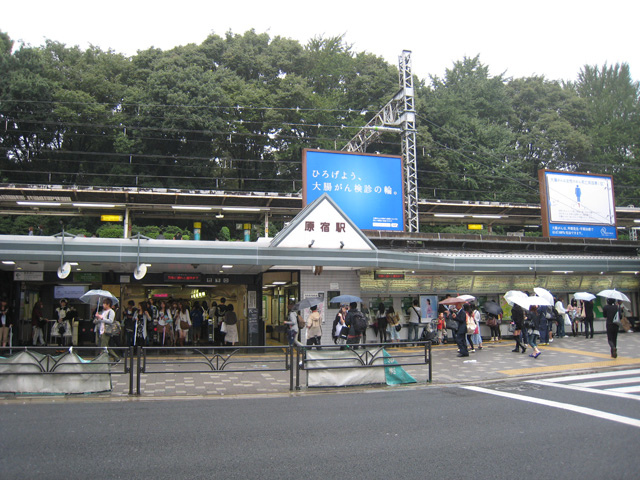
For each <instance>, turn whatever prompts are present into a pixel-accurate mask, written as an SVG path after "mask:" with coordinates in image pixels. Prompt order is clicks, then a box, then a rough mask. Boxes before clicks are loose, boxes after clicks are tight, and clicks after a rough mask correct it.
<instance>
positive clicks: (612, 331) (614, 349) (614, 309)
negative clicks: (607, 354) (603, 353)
mask: <svg viewBox="0 0 640 480" xmlns="http://www.w3.org/2000/svg"><path fill="white" fill-rule="evenodd" d="M619 312H620V309H619V307H618V306H617V305H616V299H615V298H607V304H606V305H605V306H604V307H602V314H603V315H604V318H605V319H606V323H605V325H606V328H607V342H608V343H609V348H610V349H611V357H612V358H618V325H617V324H615V323H613V321H614V320H615V318H616V315H618V317H619V316H620V313H619ZM592 323H593V320H592ZM591 332H592V333H593V330H591ZM591 338H593V337H591Z"/></svg>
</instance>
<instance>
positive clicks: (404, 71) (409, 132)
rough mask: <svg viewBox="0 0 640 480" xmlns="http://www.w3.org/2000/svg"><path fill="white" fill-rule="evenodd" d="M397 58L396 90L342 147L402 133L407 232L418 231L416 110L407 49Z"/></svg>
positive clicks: (358, 148) (357, 147) (358, 147)
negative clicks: (384, 134)
mask: <svg viewBox="0 0 640 480" xmlns="http://www.w3.org/2000/svg"><path fill="white" fill-rule="evenodd" d="M398 60H399V70H398V71H399V80H400V90H399V91H398V93H396V94H395V95H394V97H393V99H391V101H390V102H389V103H387V104H386V105H385V106H384V107H383V108H382V110H380V111H379V112H378V113H377V114H376V115H375V116H374V117H373V118H372V119H371V120H370V121H369V122H368V123H367V124H366V125H365V126H364V127H362V129H361V130H360V131H359V132H358V133H357V134H356V135H355V136H354V137H353V138H352V139H351V140H350V141H349V143H347V144H346V145H345V146H344V148H343V149H342V150H343V151H348V152H362V153H364V152H365V151H366V149H367V145H368V144H369V143H370V142H371V141H372V140H375V139H376V138H377V137H378V136H380V133H381V132H383V131H392V132H399V133H400V134H401V137H402V161H403V164H404V177H405V178H404V182H405V207H404V215H405V228H406V230H407V231H409V232H417V231H419V222H418V169H417V160H416V157H417V152H416V110H415V97H414V91H413V73H412V72H411V52H410V51H409V50H403V51H402V55H400V57H398Z"/></svg>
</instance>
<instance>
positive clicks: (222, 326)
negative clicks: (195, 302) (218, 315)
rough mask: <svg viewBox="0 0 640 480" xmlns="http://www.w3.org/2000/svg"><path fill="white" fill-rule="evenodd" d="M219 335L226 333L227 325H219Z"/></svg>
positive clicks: (223, 323)
mask: <svg viewBox="0 0 640 480" xmlns="http://www.w3.org/2000/svg"><path fill="white" fill-rule="evenodd" d="M220 333H227V324H226V323H225V322H222V323H221V324H220Z"/></svg>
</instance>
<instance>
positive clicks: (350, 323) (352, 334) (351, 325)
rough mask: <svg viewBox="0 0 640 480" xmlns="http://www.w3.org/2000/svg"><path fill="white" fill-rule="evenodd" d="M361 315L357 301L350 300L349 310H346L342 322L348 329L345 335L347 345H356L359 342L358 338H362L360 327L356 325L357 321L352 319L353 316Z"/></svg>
mask: <svg viewBox="0 0 640 480" xmlns="http://www.w3.org/2000/svg"><path fill="white" fill-rule="evenodd" d="M361 315H363V313H362V312H360V311H359V310H358V303H357V302H351V303H350V304H349V311H348V312H347V316H346V318H345V319H344V323H345V325H346V326H347V328H348V329H349V334H348V335H347V345H356V344H358V343H360V340H362V333H363V332H362V329H361V328H359V327H358V325H357V324H358V322H357V321H355V320H354V317H355V316H361Z"/></svg>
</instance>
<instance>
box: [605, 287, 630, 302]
mask: <svg viewBox="0 0 640 480" xmlns="http://www.w3.org/2000/svg"><path fill="white" fill-rule="evenodd" d="M598 296H599V297H606V298H614V299H616V300H622V301H623V302H630V301H631V300H629V297H627V296H626V295H625V294H624V293H622V292H619V291H618V290H616V289H613V290H602V291H601V292H598Z"/></svg>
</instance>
